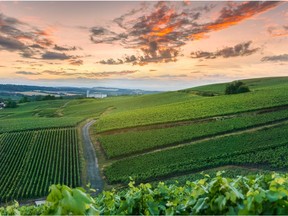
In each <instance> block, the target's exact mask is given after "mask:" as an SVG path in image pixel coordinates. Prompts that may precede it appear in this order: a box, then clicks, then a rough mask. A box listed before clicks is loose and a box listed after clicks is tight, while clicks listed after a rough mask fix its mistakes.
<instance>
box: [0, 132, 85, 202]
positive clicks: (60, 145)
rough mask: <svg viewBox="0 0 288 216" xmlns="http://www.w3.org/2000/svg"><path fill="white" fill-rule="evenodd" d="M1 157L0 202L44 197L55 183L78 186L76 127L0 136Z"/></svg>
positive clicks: (78, 166) (79, 180)
mask: <svg viewBox="0 0 288 216" xmlns="http://www.w3.org/2000/svg"><path fill="white" fill-rule="evenodd" d="M0 155H1V157H0V170H1V176H0V201H2V202H4V201H6V200H11V199H24V198H34V197H41V196H45V195H47V193H48V188H49V186H50V185H51V184H54V183H61V184H67V185H69V186H73V187H75V186H79V185H80V184H81V179H80V159H79V149H78V138H77V130H76V129H75V128H61V129H60V128H55V129H47V130H35V131H27V132H16V133H4V134H1V135H0Z"/></svg>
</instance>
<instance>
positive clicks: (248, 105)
mask: <svg viewBox="0 0 288 216" xmlns="http://www.w3.org/2000/svg"><path fill="white" fill-rule="evenodd" d="M287 89H288V86H287V87H283V88H271V89H263V90H261V91H253V92H249V93H245V94H237V95H228V96H227V95H221V96H217V97H200V96H195V97H190V98H187V99H186V100H183V101H181V102H175V103H171V104H164V105H159V106H153V107H147V108H143V109H135V110H129V111H124V112H119V113H112V114H110V115H107V116H104V117H103V118H101V119H100V120H99V121H98V123H97V125H96V130H97V131H98V132H102V131H108V130H113V129H118V128H129V127H135V126H140V125H150V124H160V123H166V122H175V121H184V120H192V119H199V118H207V117H211V116H217V115H227V114H234V113H241V112H245V111H252V110H257V109H263V108H269V107H276V106H281V105H287V104H288V101H287V96H286V91H287ZM187 94H189V93H187Z"/></svg>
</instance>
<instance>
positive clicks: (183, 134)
mask: <svg viewBox="0 0 288 216" xmlns="http://www.w3.org/2000/svg"><path fill="white" fill-rule="evenodd" d="M287 116H288V110H280V111H275V112H270V113H261V114H255V112H252V113H246V114H245V115H244V114H242V115H240V116H238V117H233V118H228V119H225V117H223V118H219V119H217V120H214V121H213V120H211V121H208V122H202V123H201V122H200V123H194V124H191V125H185V126H178V127H171V128H162V129H154V130H146V131H131V132H126V133H120V134H114V135H102V136H99V141H100V143H101V145H102V147H103V148H104V151H105V153H106V155H107V156H108V158H113V157H118V156H125V155H132V154H135V153H139V152H144V151H147V150H152V149H156V148H161V147H163V146H170V145H175V144H178V143H183V142H189V141H192V140H196V139H201V138H205V137H210V136H211V137H212V136H215V135H217V134H222V133H228V132H233V131H236V130H240V129H245V128H249V127H254V126H257V125H263V124H267V123H269V122H273V121H278V120H281V119H287Z"/></svg>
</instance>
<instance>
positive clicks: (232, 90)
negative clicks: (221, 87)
mask: <svg viewBox="0 0 288 216" xmlns="http://www.w3.org/2000/svg"><path fill="white" fill-rule="evenodd" d="M245 92H250V89H249V88H248V86H245V84H244V83H243V82H241V81H235V82H232V83H229V84H228V85H227V86H226V89H225V94H227V95H228V94H240V93H245Z"/></svg>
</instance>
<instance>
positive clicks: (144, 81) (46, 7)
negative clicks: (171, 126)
mask: <svg viewBox="0 0 288 216" xmlns="http://www.w3.org/2000/svg"><path fill="white" fill-rule="evenodd" d="M287 47H288V2H285V1H281V2H276V1H261V2H258V1H251V2H249V1H248V2H247V1H245V2H243V1H242V2H237V1H207V2H205V1H187V0H185V1H175V2H174V1H169V2H157V1H149V2H148V1H142V2H140V1H137V2H136V1H117V2H112V1H106V2H104V1H103V2H101V1H89V2H80V1H78V2H77V1H73V2H69V1H65V2H57V1H45V2H43V1H42V2H41V1H31V2H29V1H0V83H1V84H6V83H12V84H23V85H45V86H75V87H96V86H103V87H116V88H130V89H145V90H162V91H167V90H177V89H184V88H189V87H193V86H199V85H203V84H210V83H220V82H227V81H232V80H239V79H246V78H254V77H269V76H287V75H288V71H287V66H288V49H287Z"/></svg>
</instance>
